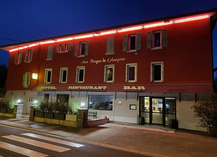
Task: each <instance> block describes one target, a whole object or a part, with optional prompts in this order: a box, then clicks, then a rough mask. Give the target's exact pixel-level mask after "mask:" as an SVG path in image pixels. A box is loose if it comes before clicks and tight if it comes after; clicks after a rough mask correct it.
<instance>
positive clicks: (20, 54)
mask: <svg viewBox="0 0 217 157" xmlns="http://www.w3.org/2000/svg"><path fill="white" fill-rule="evenodd" d="M21 62H22V52H20V53H19V63H21Z"/></svg>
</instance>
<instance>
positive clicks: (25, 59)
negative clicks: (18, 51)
mask: <svg viewBox="0 0 217 157" xmlns="http://www.w3.org/2000/svg"><path fill="white" fill-rule="evenodd" d="M27 53H28V50H26V51H25V58H24V62H26V61H27Z"/></svg>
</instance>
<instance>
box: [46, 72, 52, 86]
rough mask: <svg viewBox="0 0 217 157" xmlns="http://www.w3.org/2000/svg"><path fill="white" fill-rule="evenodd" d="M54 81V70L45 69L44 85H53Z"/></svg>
mask: <svg viewBox="0 0 217 157" xmlns="http://www.w3.org/2000/svg"><path fill="white" fill-rule="evenodd" d="M51 81H52V69H45V77H44V83H51Z"/></svg>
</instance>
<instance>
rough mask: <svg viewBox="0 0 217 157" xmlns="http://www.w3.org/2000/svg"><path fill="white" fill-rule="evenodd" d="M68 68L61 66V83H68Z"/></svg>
mask: <svg viewBox="0 0 217 157" xmlns="http://www.w3.org/2000/svg"><path fill="white" fill-rule="evenodd" d="M67 75H68V68H60V80H59V82H60V83H67V77H68V76H67Z"/></svg>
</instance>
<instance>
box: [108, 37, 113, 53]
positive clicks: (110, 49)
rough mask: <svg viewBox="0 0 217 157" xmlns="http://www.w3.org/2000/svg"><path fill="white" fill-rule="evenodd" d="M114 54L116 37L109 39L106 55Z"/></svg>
mask: <svg viewBox="0 0 217 157" xmlns="http://www.w3.org/2000/svg"><path fill="white" fill-rule="evenodd" d="M110 54H114V37H110V38H108V39H107V47H106V55H110Z"/></svg>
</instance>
